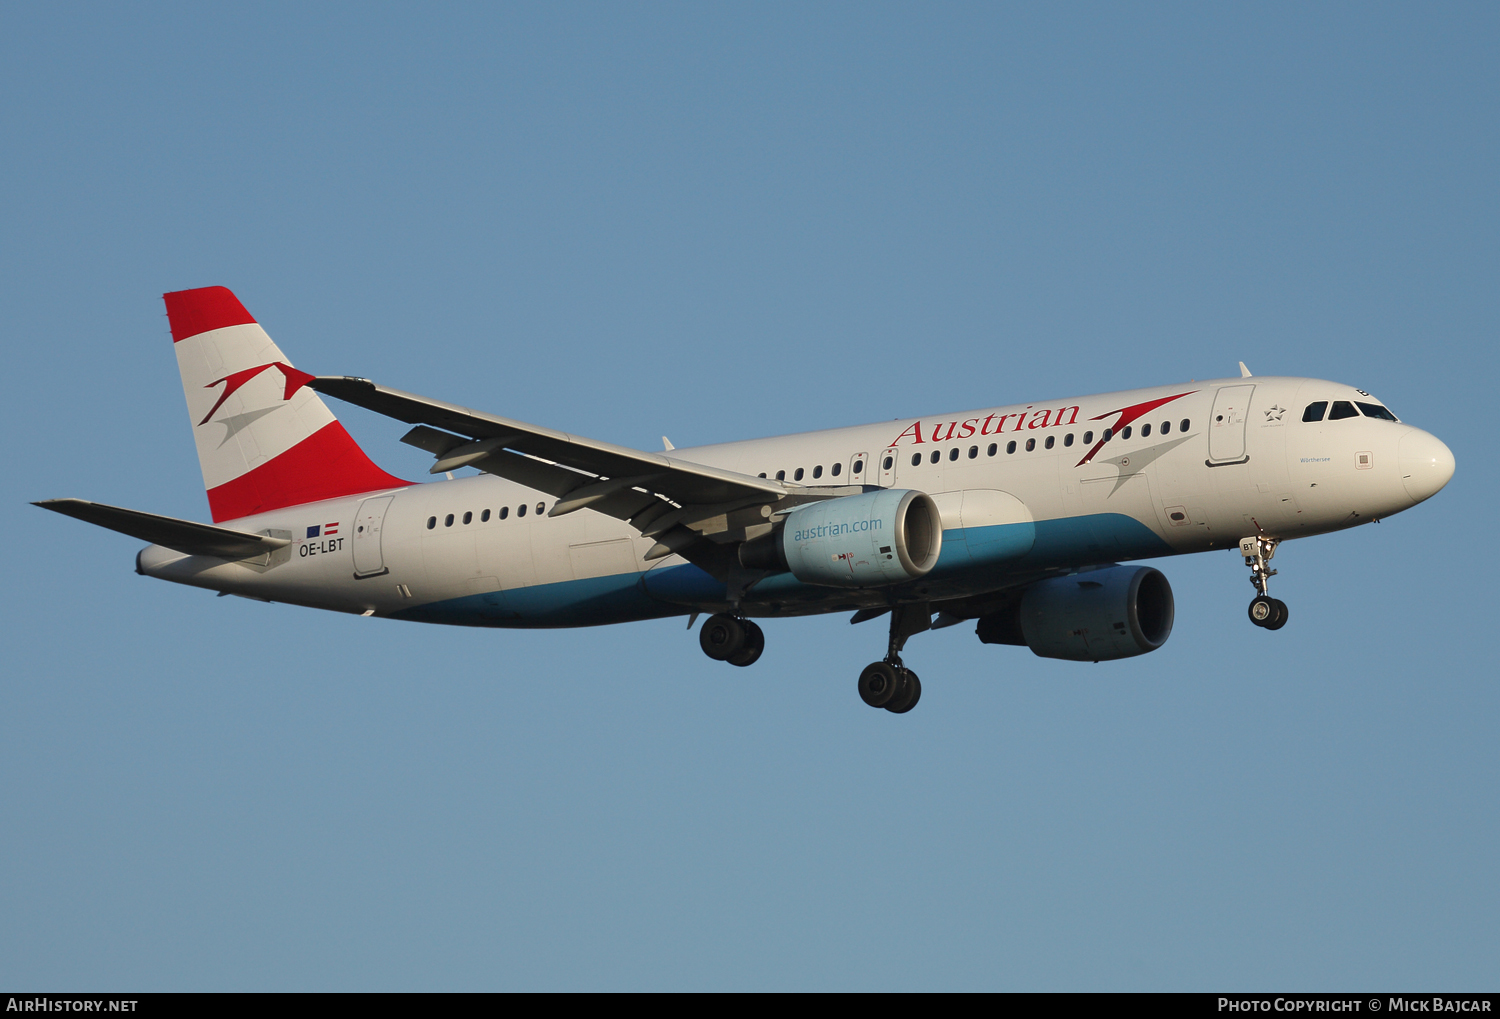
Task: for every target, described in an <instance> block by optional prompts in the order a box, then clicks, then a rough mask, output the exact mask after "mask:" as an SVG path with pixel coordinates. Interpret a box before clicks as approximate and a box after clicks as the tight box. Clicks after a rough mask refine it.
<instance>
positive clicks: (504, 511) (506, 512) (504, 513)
mask: <svg viewBox="0 0 1500 1019" xmlns="http://www.w3.org/2000/svg"><path fill="white" fill-rule="evenodd" d="M508 516H510V507H509V506H501V507H500V519H501V520H504V519H505V518H506V517H508Z"/></svg>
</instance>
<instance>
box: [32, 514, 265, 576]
mask: <svg viewBox="0 0 1500 1019" xmlns="http://www.w3.org/2000/svg"><path fill="white" fill-rule="evenodd" d="M32 505H33V506H40V507H41V508H42V509H46V510H51V511H52V512H54V513H61V514H62V515H63V516H65V517H73V518H74V519H75V520H82V521H84V522H85V523H89V524H97V525H98V526H99V527H107V528H109V529H110V530H111V531H119V532H120V533H121V534H128V535H130V536H131V537H132V538H137V539H139V540H141V541H147V542H150V543H151V544H153V545H161V546H163V547H165V548H170V549H173V550H175V551H177V552H182V553H185V554H186V555H207V556H215V557H217V558H219V559H228V560H230V561H238V560H241V559H252V558H254V557H255V556H260V555H265V554H266V553H267V552H274V551H275V550H276V549H278V548H283V547H285V546H287V545H290V544H291V541H290V540H289V539H287V538H272V537H270V536H268V535H264V534H251V533H249V532H248V531H236V530H233V529H231V528H228V527H215V526H213V525H212V524H200V523H197V522H196V521H192V520H179V519H177V518H176V517H163V516H158V515H156V514H155V513H143V512H141V511H140V510H133V509H124V508H122V507H120V506H107V505H105V504H104V503H102V502H89V501H88V500H87V499H46V500H43V501H42V502H35V503H32Z"/></svg>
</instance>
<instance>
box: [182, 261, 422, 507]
mask: <svg viewBox="0 0 1500 1019" xmlns="http://www.w3.org/2000/svg"><path fill="white" fill-rule="evenodd" d="M162 297H163V299H164V300H165V301H166V302H167V321H168V322H169V323H170V324H171V326H172V344H173V346H174V347H175V348H176V351H177V367H178V369H179V370H181V372H182V389H183V392H184V393H185V394H186V395H187V405H188V414H189V415H190V416H191V418H192V422H193V438H194V440H195V441H196V442H197V445H198V463H199V465H200V466H201V467H202V468H203V484H204V487H205V488H207V489H208V505H209V509H210V510H211V511H212V512H213V518H214V522H215V523H218V522H219V521H222V520H234V519H237V518H239V517H246V516H250V515H251V514H253V513H262V512H265V511H266V510H273V509H280V508H281V507H283V506H296V505H299V504H301V503H305V502H317V501H318V500H320V499H335V498H338V497H340V496H345V495H356V494H359V493H361V492H373V491H375V490H377V489H382V488H399V487H400V486H402V485H407V484H410V482H407V481H402V480H401V479H400V478H397V477H393V476H391V475H389V474H387V473H386V472H385V471H383V470H381V469H380V468H379V467H376V466H375V464H374V463H372V462H371V461H370V458H369V457H367V456H365V453H364V450H362V449H360V448H359V446H358V445H356V444H355V442H354V440H353V439H352V438H350V436H349V433H348V432H346V431H344V426H343V425H341V424H339V423H338V421H337V420H336V419H335V418H334V416H333V413H332V412H331V411H329V409H328V408H327V407H326V406H325V405H324V404H323V401H322V400H321V399H320V398H319V397H318V394H317V393H315V392H313V391H312V390H311V389H308V388H306V383H307V381H308V380H309V379H311V378H313V376H311V375H308V374H307V373H306V372H300V371H298V370H297V369H295V368H293V367H292V365H291V362H290V361H288V360H287V359H286V355H284V354H283V353H282V352H281V351H280V350H279V349H277V347H276V344H274V343H272V342H271V337H269V336H267V335H266V331H265V330H264V329H262V328H261V327H260V326H259V325H257V324H256V322H255V319H253V318H251V317H250V313H249V312H248V311H246V310H245V306H244V305H243V304H241V303H240V302H239V299H238V298H236V297H235V296H234V294H232V293H230V292H229V291H228V290H227V289H226V288H224V287H203V288H201V289H198V290H179V291H177V292H176V293H173V294H163V295H162Z"/></svg>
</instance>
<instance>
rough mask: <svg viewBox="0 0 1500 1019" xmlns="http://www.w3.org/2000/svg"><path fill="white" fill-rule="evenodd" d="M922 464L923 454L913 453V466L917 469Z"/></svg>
mask: <svg viewBox="0 0 1500 1019" xmlns="http://www.w3.org/2000/svg"><path fill="white" fill-rule="evenodd" d="M921 462H922V454H921V453H913V454H912V455H911V465H912V466H913V467H915V466H916V465H917V464H919V463H921Z"/></svg>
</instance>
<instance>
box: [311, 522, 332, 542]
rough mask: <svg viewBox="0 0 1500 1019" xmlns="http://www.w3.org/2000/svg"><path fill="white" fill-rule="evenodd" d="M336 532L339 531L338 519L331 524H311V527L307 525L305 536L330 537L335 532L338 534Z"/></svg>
mask: <svg viewBox="0 0 1500 1019" xmlns="http://www.w3.org/2000/svg"><path fill="white" fill-rule="evenodd" d="M338 533H339V525H338V521H334V522H333V523H331V524H313V525H312V526H311V527H309V528H308V529H307V536H308V537H309V538H318V537H322V538H331V537H333V536H334V535H335V534H338Z"/></svg>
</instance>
